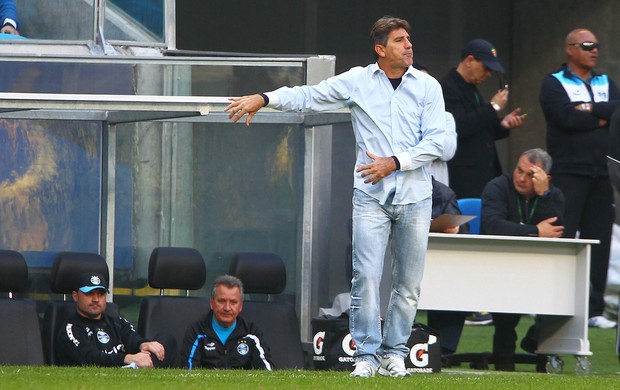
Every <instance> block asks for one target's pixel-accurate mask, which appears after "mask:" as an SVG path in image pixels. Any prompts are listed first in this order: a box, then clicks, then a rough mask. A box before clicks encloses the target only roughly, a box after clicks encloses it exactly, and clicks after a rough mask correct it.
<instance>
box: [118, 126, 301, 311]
mask: <svg viewBox="0 0 620 390" xmlns="http://www.w3.org/2000/svg"><path fill="white" fill-rule="evenodd" d="M303 139H304V137H303V128H301V127H298V126H289V125H260V124H255V125H254V126H252V128H247V127H246V126H235V125H231V124H204V123H195V124H189V123H175V124H154V123H149V124H144V125H123V126H118V127H117V151H116V153H117V159H116V167H117V176H116V213H115V216H116V237H115V242H116V246H115V250H116V255H115V272H116V274H115V275H117V281H118V282H119V286H120V287H122V283H121V280H127V281H130V280H133V281H136V280H141V281H144V283H143V284H142V285H140V283H138V284H137V286H139V287H143V286H145V285H146V279H147V274H148V260H149V256H150V253H151V251H152V250H153V248H155V247H157V246H189V247H193V248H196V249H197V250H199V251H200V253H202V255H203V257H204V258H205V261H206V265H207V279H208V280H207V284H206V285H205V288H204V289H203V291H199V292H197V293H196V294H198V295H208V294H209V292H210V285H211V283H212V281H213V280H214V279H215V277H217V276H218V275H221V274H224V273H227V272H228V266H229V262H230V260H231V258H232V256H233V254H234V253H235V252H243V251H254V252H274V253H277V254H278V255H280V256H281V257H282V258H283V260H284V261H285V264H286V269H287V280H288V283H287V287H286V290H285V292H284V294H282V295H283V296H278V298H277V299H282V300H286V301H288V302H290V303H292V304H294V303H295V289H296V279H297V277H296V275H297V274H296V262H297V253H298V252H299V250H300V248H298V245H299V237H300V232H299V227H300V226H301V218H302V210H303V207H302V194H303V188H302V187H303V157H304V147H303ZM134 285H135V283H134ZM147 293H148V290H147ZM151 293H152V292H151ZM138 295H139V294H138ZM117 297H118V295H117V296H115V300H116V298H117ZM119 298H120V297H119ZM138 300H139V297H135V299H133V303H135V304H137V302H138ZM131 303H132V302H131V300H130V301H128V302H127V304H131Z"/></svg>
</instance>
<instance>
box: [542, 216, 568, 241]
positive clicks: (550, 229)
mask: <svg viewBox="0 0 620 390" xmlns="http://www.w3.org/2000/svg"><path fill="white" fill-rule="evenodd" d="M557 220H558V217H551V218H549V219H545V220H544V221H540V222H539V223H538V225H536V227H537V228H538V237H548V238H560V237H562V234H564V226H555V225H552V224H553V223H554V222H555V221H557Z"/></svg>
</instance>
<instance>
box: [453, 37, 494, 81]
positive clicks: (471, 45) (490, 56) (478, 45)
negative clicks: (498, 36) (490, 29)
mask: <svg viewBox="0 0 620 390" xmlns="http://www.w3.org/2000/svg"><path fill="white" fill-rule="evenodd" d="M468 55H472V56H474V58H475V59H477V60H478V61H482V63H483V64H485V65H486V66H487V68H489V69H491V70H492V71H494V72H499V73H504V68H503V67H502V64H500V63H499V60H498V59H497V50H495V48H494V47H493V45H492V44H491V42H489V41H485V40H484V39H474V40H472V41H469V42H468V43H467V45H465V48H463V51H462V52H461V58H465V57H467V56H468Z"/></svg>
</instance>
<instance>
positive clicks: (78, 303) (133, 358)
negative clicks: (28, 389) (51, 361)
mask: <svg viewBox="0 0 620 390" xmlns="http://www.w3.org/2000/svg"><path fill="white" fill-rule="evenodd" d="M107 294H108V281H107V280H106V278H105V276H103V275H101V274H99V273H96V272H89V273H85V274H82V275H81V276H80V278H79V279H78V281H77V283H76V285H75V289H74V291H73V293H72V296H73V301H74V302H75V308H76V313H75V314H74V315H73V316H72V317H70V318H69V319H68V320H67V322H66V323H65V324H64V325H63V326H62V328H61V329H60V331H59V332H58V336H57V337H56V348H55V349H56V351H57V362H58V363H57V364H58V365H67V366H74V365H82V366H116V367H121V366H128V367H132V368H146V367H153V366H157V367H166V366H169V365H170V364H171V363H172V362H173V361H174V358H175V356H174V355H175V352H176V346H175V345H174V341H173V340H166V341H164V344H166V345H169V346H170V348H168V349H170V350H172V351H170V350H168V351H167V350H166V349H165V348H164V346H163V345H162V344H161V343H160V342H158V341H149V340H147V339H145V338H143V337H142V336H140V335H139V334H138V333H136V332H135V331H134V329H133V326H132V325H131V324H130V323H129V321H127V320H126V319H124V318H123V317H112V316H110V315H109V314H107V313H105V309H106V297H107ZM171 352H172V353H171Z"/></svg>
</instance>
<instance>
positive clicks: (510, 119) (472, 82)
mask: <svg viewBox="0 0 620 390" xmlns="http://www.w3.org/2000/svg"><path fill="white" fill-rule="evenodd" d="M492 72H498V73H503V72H504V69H503V68H502V66H501V64H500V63H499V60H498V59H497V51H496V50H495V48H494V47H493V45H491V43H489V42H487V41H485V40H484V39H474V40H473V41H470V42H469V43H468V44H467V45H466V46H465V48H464V49H463V51H462V53H461V61H460V62H459V64H458V66H457V67H456V68H453V69H451V70H450V72H449V73H448V74H447V75H446V76H445V77H444V78H443V80H441V87H442V89H443V96H444V100H445V103H446V111H448V112H450V113H451V114H452V115H453V116H454V120H455V121H456V133H457V134H458V138H457V148H456V154H455V155H454V157H453V158H452V160H450V161H448V173H449V175H450V187H451V188H452V189H453V190H454V192H455V193H456V196H457V198H459V199H461V198H480V194H481V193H482V189H483V188H484V186H485V184H487V183H488V182H489V180H491V179H493V178H494V177H496V176H499V175H500V174H501V173H502V167H501V165H500V163H499V158H498V157H497V151H496V149H495V141H496V140H499V139H502V138H506V137H508V134H509V130H510V129H513V128H515V127H518V126H521V125H522V124H523V120H524V118H525V117H524V116H521V115H519V114H520V112H521V109H520V108H517V109H515V110H513V111H512V112H510V113H509V114H507V115H505V116H500V112H501V111H503V110H504V109H505V108H506V105H507V104H508V89H507V88H505V87H504V86H502V89H501V90H499V91H498V92H497V93H496V94H495V95H494V96H493V97H492V98H491V102H490V103H487V102H486V101H485V100H484V98H483V97H482V95H480V92H478V88H477V85H480V84H482V83H483V82H484V81H485V80H486V79H487V78H489V77H491V74H492Z"/></svg>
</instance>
